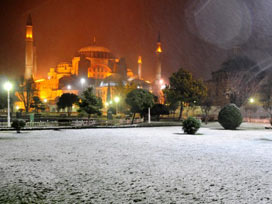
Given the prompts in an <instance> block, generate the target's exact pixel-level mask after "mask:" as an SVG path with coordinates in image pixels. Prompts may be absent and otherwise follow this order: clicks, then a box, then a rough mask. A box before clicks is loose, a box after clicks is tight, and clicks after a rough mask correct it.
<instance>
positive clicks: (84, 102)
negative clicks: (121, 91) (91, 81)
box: [78, 88, 103, 120]
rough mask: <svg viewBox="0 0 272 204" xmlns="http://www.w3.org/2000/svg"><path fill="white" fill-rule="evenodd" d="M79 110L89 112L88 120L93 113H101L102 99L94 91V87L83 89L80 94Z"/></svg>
mask: <svg viewBox="0 0 272 204" xmlns="http://www.w3.org/2000/svg"><path fill="white" fill-rule="evenodd" d="M78 105H79V110H78V111H79V112H84V113H87V114H88V120H90V117H91V114H98V115H101V111H100V109H102V107H103V105H102V100H101V98H100V97H97V96H95V95H94V93H93V88H87V89H86V90H85V91H83V93H82V95H81V96H80V99H79V102H78Z"/></svg>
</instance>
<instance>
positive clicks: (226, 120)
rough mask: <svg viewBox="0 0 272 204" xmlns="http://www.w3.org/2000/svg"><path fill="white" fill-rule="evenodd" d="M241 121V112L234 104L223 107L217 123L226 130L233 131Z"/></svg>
mask: <svg viewBox="0 0 272 204" xmlns="http://www.w3.org/2000/svg"><path fill="white" fill-rule="evenodd" d="M242 121H243V117H242V114H241V111H240V109H239V108H238V107H237V106H236V105H235V104H228V105H226V106H224V107H223V108H222V109H221V110H220V112H219V115H218V122H219V123H220V124H221V125H222V126H223V128H225V129H227V130H235V129H236V128H237V127H239V126H240V124H241V123H242Z"/></svg>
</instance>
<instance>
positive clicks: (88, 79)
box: [18, 16, 162, 111]
mask: <svg viewBox="0 0 272 204" xmlns="http://www.w3.org/2000/svg"><path fill="white" fill-rule="evenodd" d="M33 42H34V40H33V31H32V20H31V16H29V17H28V19H27V24H26V49H25V56H26V57H25V79H30V78H33V79H34V81H35V87H36V95H37V96H39V98H40V99H41V100H42V101H46V102H47V103H48V105H49V107H50V111H55V110H56V106H55V104H56V102H57V100H58V97H60V96H61V95H62V94H63V93H74V94H77V95H79V94H80V93H81V92H82V91H83V90H84V89H85V88H86V87H93V88H94V90H95V93H96V95H97V96H99V97H101V98H102V102H103V103H104V104H105V103H106V102H107V101H108V100H112V98H113V97H114V95H115V87H116V86H118V85H120V83H122V84H123V85H126V84H128V83H135V84H137V87H138V88H144V89H147V90H149V91H150V92H153V93H154V94H155V95H157V96H159V95H160V92H159V89H160V88H159V86H160V84H159V81H160V79H159V78H161V54H162V49H161V43H160V38H159V40H158V42H157V49H156V55H157V59H158V65H157V66H158V68H157V71H156V76H155V81H154V82H153V83H150V82H149V81H146V80H144V78H143V76H142V58H141V56H139V57H138V67H137V74H134V73H133V72H132V70H131V69H130V68H129V67H128V66H127V64H126V60H125V58H118V57H115V56H114V54H113V53H112V52H111V51H110V50H109V49H108V48H106V47H102V46H98V45H97V44H96V40H95V38H94V40H93V42H92V43H91V44H90V45H88V46H86V47H83V48H81V49H79V50H78V51H77V52H76V54H75V56H74V57H73V58H72V59H71V61H68V62H61V63H59V64H57V66H56V67H54V68H50V69H49V72H48V75H47V78H44V79H37V78H36V70H37V69H36V57H35V52H34V51H35V47H34V46H33ZM109 93H110V95H109ZM18 104H19V103H18ZM20 108H23V104H22V103H21V104H20Z"/></svg>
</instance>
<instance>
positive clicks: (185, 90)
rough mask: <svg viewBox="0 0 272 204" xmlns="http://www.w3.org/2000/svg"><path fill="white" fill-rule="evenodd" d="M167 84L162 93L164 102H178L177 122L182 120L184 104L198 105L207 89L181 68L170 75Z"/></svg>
mask: <svg viewBox="0 0 272 204" xmlns="http://www.w3.org/2000/svg"><path fill="white" fill-rule="evenodd" d="M169 82H170V85H168V86H166V88H165V89H164V91H163V92H164V95H165V97H166V101H170V102H171V103H177V102H179V105H180V113H179V118H178V120H180V119H181V118H182V112H183V107H184V105H185V104H189V105H195V104H199V103H200V100H201V98H203V97H204V96H206V94H207V88H206V86H205V85H204V84H203V82H202V81H199V80H195V79H193V77H192V74H191V73H190V72H188V71H186V70H184V69H182V68H181V69H179V71H178V72H175V73H173V74H172V76H171V77H170V78H169Z"/></svg>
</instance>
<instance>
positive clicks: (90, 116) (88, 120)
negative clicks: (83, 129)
mask: <svg viewBox="0 0 272 204" xmlns="http://www.w3.org/2000/svg"><path fill="white" fill-rule="evenodd" d="M90 117H91V116H90V114H88V125H90Z"/></svg>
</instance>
